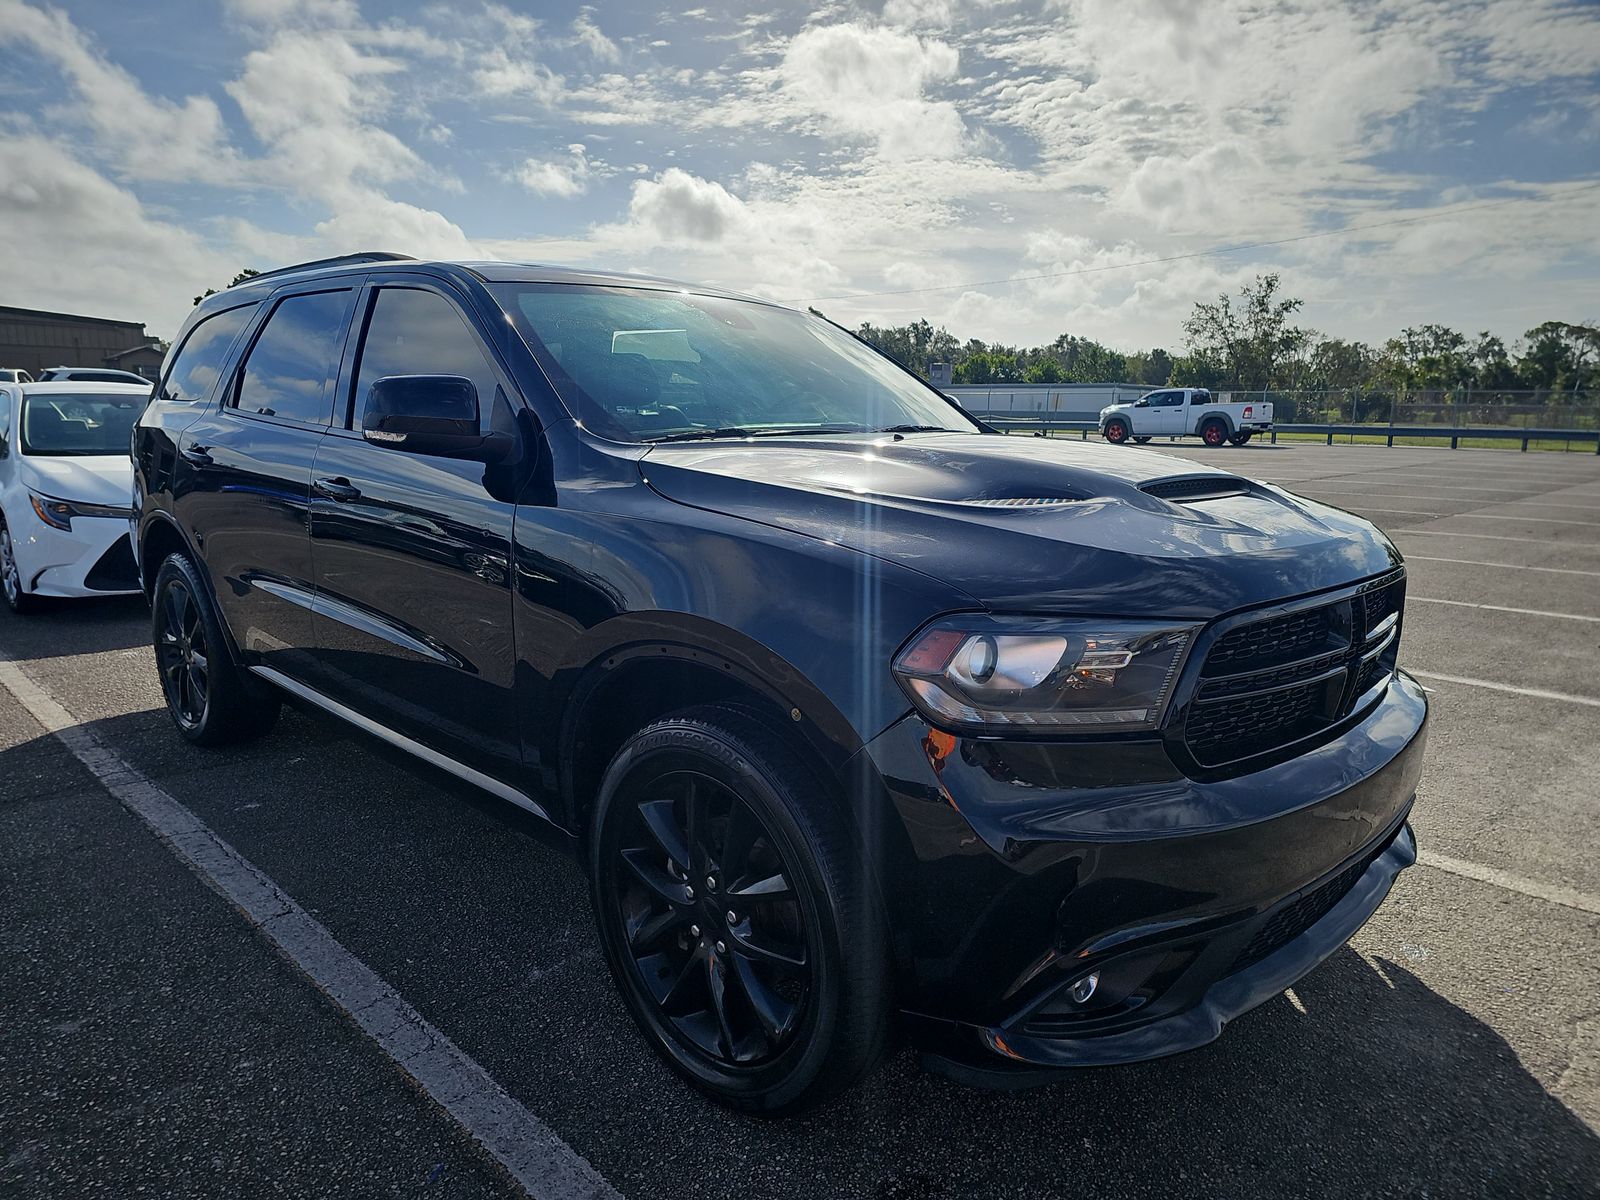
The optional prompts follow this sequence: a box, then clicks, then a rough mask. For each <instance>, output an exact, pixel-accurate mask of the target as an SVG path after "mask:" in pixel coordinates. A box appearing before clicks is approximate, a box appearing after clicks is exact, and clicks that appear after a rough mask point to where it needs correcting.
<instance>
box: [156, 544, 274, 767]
mask: <svg viewBox="0 0 1600 1200" xmlns="http://www.w3.org/2000/svg"><path fill="white" fill-rule="evenodd" d="M150 615H151V636H152V638H153V640H154V642H155V650H156V669H157V671H158V672H159V673H160V675H161V691H162V694H163V695H164V696H165V697H166V701H167V714H168V715H169V716H170V717H171V718H172V723H173V724H174V725H176V726H177V727H178V732H179V733H181V734H183V736H184V737H186V738H188V739H189V740H190V741H191V742H194V743H195V744H196V745H199V746H222V745H226V744H228V743H229V742H244V741H249V740H250V739H252V738H257V737H260V736H261V735H262V734H264V733H266V732H267V731H268V730H269V729H271V728H272V726H273V724H274V722H276V721H277V719H278V710H279V708H280V707H281V701H280V699H279V697H278V694H277V693H276V692H275V691H272V690H271V688H270V687H269V686H268V685H266V684H261V683H256V682H255V681H253V680H250V679H248V678H246V677H245V675H244V672H242V671H241V670H240V669H239V668H238V667H237V666H235V665H234V663H233V659H232V656H231V655H230V653H229V651H228V645H227V643H226V641H224V639H223V633H222V624H221V622H220V621H218V619H217V615H216V612H215V611H214V610H213V608H212V606H211V599H210V596H209V595H208V594H207V592H206V589H205V585H204V584H203V583H201V581H200V576H199V573H198V572H197V571H196V570H195V567H194V564H193V563H191V562H190V561H189V560H188V559H187V558H185V557H184V556H183V555H181V554H173V555H171V556H169V557H168V558H167V560H166V561H165V562H163V563H162V564H161V570H160V571H158V572H157V573H156V586H155V590H154V592H153V594H152V595H151V598H150Z"/></svg>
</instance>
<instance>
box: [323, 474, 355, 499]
mask: <svg viewBox="0 0 1600 1200" xmlns="http://www.w3.org/2000/svg"><path fill="white" fill-rule="evenodd" d="M311 490H312V491H314V492H316V493H317V495H319V496H326V497H327V498H328V499H329V500H359V499H361V489H360V488H358V487H355V486H353V485H352V484H351V483H350V481H349V480H348V479H346V478H345V477H344V476H343V475H338V476H335V477H333V478H331V479H315V480H312V482H311Z"/></svg>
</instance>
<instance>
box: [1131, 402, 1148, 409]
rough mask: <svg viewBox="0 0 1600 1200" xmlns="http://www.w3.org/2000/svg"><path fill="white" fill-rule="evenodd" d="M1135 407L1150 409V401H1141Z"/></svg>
mask: <svg viewBox="0 0 1600 1200" xmlns="http://www.w3.org/2000/svg"><path fill="white" fill-rule="evenodd" d="M1134 407H1135V408H1149V407H1150V401H1148V400H1140V401H1139V402H1138V403H1136V404H1135V405H1134Z"/></svg>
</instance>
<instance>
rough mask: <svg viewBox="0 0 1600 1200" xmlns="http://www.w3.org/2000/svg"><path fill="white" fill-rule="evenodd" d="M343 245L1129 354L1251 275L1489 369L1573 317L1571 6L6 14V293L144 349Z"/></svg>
mask: <svg viewBox="0 0 1600 1200" xmlns="http://www.w3.org/2000/svg"><path fill="white" fill-rule="evenodd" d="M680 2H687V3H694V2H695V0H680ZM1343 230H1352V232H1335V231H1343ZM1330 233H1331V234H1333V235H1332V236H1329V234H1330ZM1308 235H1310V236H1308ZM1290 239H1293V240H1290ZM1263 242H1274V243H1277V244H1275V245H1270V246H1259V245H1257V246H1256V247H1255V248H1252V249H1235V250H1231V251H1229V252H1227V253H1220V254H1219V253H1212V252H1213V251H1216V250H1218V249H1222V248H1228V247H1238V246H1241V245H1245V244H1258V243H1263ZM355 249H389V250H399V251H403V252H406V253H410V254H415V255H419V256H421V255H432V256H452V257H476V258H485V257H495V258H516V259H526V260H531V261H542V262H554V263H582V264H589V265H598V266H603V267H607V268H611V269H619V270H626V271H645V272H652V273H659V274H668V275H674V276H679V277H683V278H688V279H693V280H700V281H707V282H716V283H719V284H723V285H727V286H732V287H735V288H738V289H741V290H744V291H748V292H754V293H758V294H761V295H766V296H771V297H775V298H779V299H783V300H786V301H790V302H796V303H800V302H811V303H815V304H816V305H817V306H818V307H819V308H822V309H823V310H824V311H826V312H827V313H828V314H829V315H830V316H833V317H835V318H836V319H839V320H842V321H845V322H848V323H855V322H858V321H860V320H872V321H874V322H878V323H898V322H902V321H905V320H909V319H912V318H915V317H918V316H926V317H928V318H930V319H931V320H933V321H934V322H935V323H944V324H947V325H949V326H950V327H951V328H952V329H953V330H954V331H956V332H958V333H960V334H963V335H968V336H981V337H984V338H988V339H999V340H1004V341H1010V342H1020V343H1032V342H1037V341H1043V340H1048V339H1049V338H1051V337H1053V336H1055V335H1056V334H1057V333H1060V332H1063V331H1067V332H1072V333H1075V334H1080V335H1086V336H1090V337H1095V338H1099V339H1102V340H1106V341H1109V342H1111V343H1113V344H1115V345H1119V346H1122V347H1126V348H1141V347H1149V346H1152V345H1167V346H1175V345H1176V344H1177V343H1178V342H1179V341H1180V332H1179V324H1180V322H1181V320H1182V318H1183V316H1184V315H1185V314H1186V313H1187V312H1188V309H1189V307H1190V305H1191V303H1192V302H1193V300H1194V299H1195V298H1196V297H1208V296H1210V295H1213V294H1215V293H1216V292H1218V291H1220V290H1223V289H1229V288H1232V287H1234V286H1236V285H1237V284H1238V283H1240V282H1241V281H1244V280H1246V279H1248V278H1249V277H1251V276H1252V275H1253V274H1254V273H1256V272H1257V271H1262V270H1268V269H1271V270H1278V271H1281V272H1282V273H1283V275H1284V276H1285V280H1286V283H1287V285H1288V289H1289V290H1290V291H1291V292H1292V293H1293V294H1296V295H1300V296H1303V297H1304V298H1305V300H1306V309H1305V314H1306V317H1307V320H1308V323H1310V324H1312V325H1314V326H1316V327H1317V328H1319V329H1321V330H1323V331H1325V332H1327V333H1329V334H1334V335H1338V336H1346V337H1362V338H1371V339H1381V338H1382V337H1384V336H1387V335H1388V334H1390V333H1392V332H1393V331H1395V330H1396V329H1397V328H1398V327H1400V326H1402V325H1406V324H1417V323H1421V322H1425V321H1434V320H1437V321H1443V322H1445V323H1448V324H1452V325H1455V326H1458V327H1461V328H1463V329H1466V330H1468V331H1470V332H1476V331H1477V330H1480V329H1490V330H1494V331H1496V332H1499V333H1502V334H1504V335H1506V336H1507V337H1511V336H1515V335H1517V334H1519V333H1521V331H1522V330H1524V329H1526V328H1528V327H1529V326H1530V325H1532V324H1535V323H1537V322H1538V321H1541V320H1545V319H1550V318H1559V319H1564V320H1573V321H1578V320H1592V319H1596V318H1600V7H1596V6H1594V5H1592V4H1581V3H1571V2H1569V0H1360V2H1355V3H1352V2H1350V0H1309V2H1305V3H1300V2H1297V0H1289V2H1285V3H1277V2H1275V0H1207V2H1206V3H1203V4H1200V3H1183V2H1180V0H1035V2H1032V3H1020V4H1019V3H1008V2H991V0H982V2H976V3H966V4H957V3H951V2H948V0H863V2H862V3H860V4H851V3H833V4H825V5H824V6H823V7H820V8H819V7H814V6H812V5H800V6H795V7H784V6H782V5H781V4H778V3H773V4H769V5H762V6H759V7H757V6H750V7H748V8H745V9H734V8H730V7H728V6H726V5H723V4H719V3H715V2H713V0H706V2H705V3H704V5H703V6H702V7H696V8H690V9H688V10H686V11H685V10H680V9H678V8H676V7H671V8H662V7H659V6H658V5H656V4H652V3H638V2H634V0H630V2H628V3H621V4H613V3H603V4H594V5H577V4H567V3H564V2H563V0H541V3H539V4H537V5H531V4H520V3H483V2H482V0H452V2H451V3H448V4H447V3H431V2H427V0H424V2H423V3H380V2H379V0H230V2H227V3H220V2H218V0H140V2H139V3H128V2H127V0H69V2H66V3H60V4H55V5H49V4H44V3H36V2H33V0H0V303H3V304H19V305H27V306H33V307H43V308H57V309H66V310H70V311H76V312H84V313H90V314H95V315H101V316H113V317H121V318H132V319H135V320H144V321H146V322H147V323H148V324H149V325H150V328H151V330H152V332H156V333H160V334H164V335H170V334H171V333H172V332H173V331H174V330H175V329H176V327H177V324H178V322H179V321H180V320H182V318H183V315H184V313H185V312H186V311H187V310H188V308H189V303H190V299H191V297H192V296H193V295H194V294H195V293H196V292H198V291H201V290H203V289H204V288H205V287H206V286H220V285H221V284H222V283H225V282H226V281H227V280H228V279H230V278H231V277H232V276H233V274H234V273H235V271H237V270H238V269H239V268H240V267H242V266H254V267H258V268H267V267H271V266H275V265H281V264H283V263H287V262H293V261H296V260H300V259H305V258H312V257H318V256H322V255H326V254H333V253H341V252H345V251H349V250H355ZM1184 256H1187V257H1184ZM1152 259H1165V260H1168V261H1165V262H1159V263H1152V262H1150V260H1152Z"/></svg>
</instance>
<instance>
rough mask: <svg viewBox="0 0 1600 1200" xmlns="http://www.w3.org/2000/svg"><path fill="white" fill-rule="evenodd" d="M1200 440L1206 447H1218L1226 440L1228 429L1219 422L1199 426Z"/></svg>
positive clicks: (1209, 422) (1208, 422)
mask: <svg viewBox="0 0 1600 1200" xmlns="http://www.w3.org/2000/svg"><path fill="white" fill-rule="evenodd" d="M1200 440H1201V441H1203V442H1204V443H1205V444H1206V445H1208V446H1220V445H1222V444H1223V443H1224V442H1226V441H1227V440H1228V427H1227V426H1226V425H1224V424H1223V423H1222V422H1221V421H1207V422H1206V423H1205V424H1204V425H1202V426H1200Z"/></svg>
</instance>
